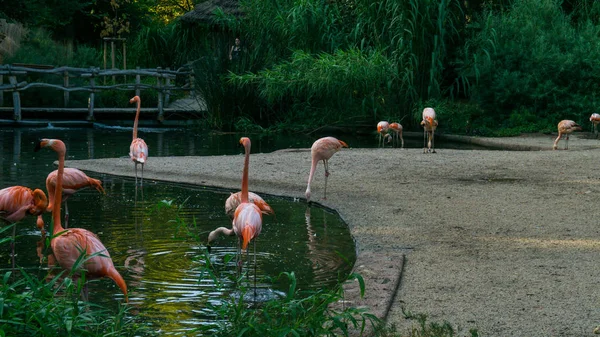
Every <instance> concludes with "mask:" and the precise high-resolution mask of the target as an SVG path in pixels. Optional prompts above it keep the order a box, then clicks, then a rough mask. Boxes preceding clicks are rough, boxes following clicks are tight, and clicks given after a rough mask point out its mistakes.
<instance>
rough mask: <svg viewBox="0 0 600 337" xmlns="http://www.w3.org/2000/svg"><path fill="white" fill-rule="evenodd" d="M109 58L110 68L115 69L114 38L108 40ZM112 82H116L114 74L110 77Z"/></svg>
mask: <svg viewBox="0 0 600 337" xmlns="http://www.w3.org/2000/svg"><path fill="white" fill-rule="evenodd" d="M110 60H111V63H110V64H111V68H110V70H115V41H114V40H110ZM112 83H113V84H115V83H117V81H116V79H115V75H113V77H112Z"/></svg>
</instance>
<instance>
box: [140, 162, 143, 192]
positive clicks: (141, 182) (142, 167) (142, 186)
mask: <svg viewBox="0 0 600 337" xmlns="http://www.w3.org/2000/svg"><path fill="white" fill-rule="evenodd" d="M140 185H141V186H142V187H144V164H142V179H141V183H140Z"/></svg>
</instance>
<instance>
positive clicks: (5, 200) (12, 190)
mask: <svg viewBox="0 0 600 337" xmlns="http://www.w3.org/2000/svg"><path fill="white" fill-rule="evenodd" d="M46 207H48V199H47V198H46V195H45V194H44V191H42V190H40V189H35V190H33V191H32V190H31V189H30V188H28V187H25V186H11V187H7V188H3V189H2V190H0V220H3V221H4V222H6V223H8V224H12V225H13V230H12V241H11V243H10V251H11V259H12V267H13V269H14V268H15V237H16V234H17V225H16V223H17V222H19V221H21V220H22V219H23V218H25V216H26V215H28V214H29V215H33V216H39V215H40V214H42V213H43V212H44V211H45V210H46Z"/></svg>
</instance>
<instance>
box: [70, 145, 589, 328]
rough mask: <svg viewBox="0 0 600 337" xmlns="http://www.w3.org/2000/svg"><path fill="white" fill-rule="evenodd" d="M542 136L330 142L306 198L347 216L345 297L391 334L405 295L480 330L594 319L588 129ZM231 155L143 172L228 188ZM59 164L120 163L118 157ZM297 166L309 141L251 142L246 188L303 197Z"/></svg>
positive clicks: (169, 160)
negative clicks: (293, 146)
mask: <svg viewBox="0 0 600 337" xmlns="http://www.w3.org/2000/svg"><path fill="white" fill-rule="evenodd" d="M554 137H556V134H554V135H525V136H522V137H512V138H467V137H456V136H444V137H440V138H438V139H437V140H436V142H437V143H438V144H440V143H442V142H444V141H448V140H452V141H464V142H473V143H476V144H478V145H484V146H488V147H490V148H500V149H503V150H499V151H489V150H452V149H438V150H437V153H435V154H424V153H423V151H422V149H392V148H386V149H354V148H349V149H343V150H342V151H341V152H339V153H337V154H336V155H334V157H333V158H332V159H331V160H330V161H329V167H330V172H331V175H330V177H329V183H328V187H327V197H328V199H327V200H319V199H320V198H321V197H322V196H323V194H322V193H323V180H324V176H323V172H324V170H323V166H322V164H319V166H318V168H317V173H316V177H315V181H314V182H313V184H312V197H313V200H314V201H316V202H318V203H321V204H323V205H325V206H327V207H330V208H333V209H335V210H337V211H338V212H339V214H340V215H341V217H342V218H343V219H344V220H345V221H346V222H347V223H348V225H349V227H350V229H351V232H352V235H353V236H354V238H355V240H356V246H357V250H358V258H357V262H356V265H355V271H356V272H358V273H360V274H361V275H362V276H363V277H364V278H365V281H366V286H367V290H366V295H365V298H363V299H360V298H359V296H358V291H357V289H356V285H355V283H351V284H349V285H346V289H347V300H349V301H350V302H353V303H354V304H356V305H365V306H367V307H368V308H369V309H370V310H371V311H372V312H374V313H375V314H377V315H378V316H379V317H382V318H387V321H388V323H390V324H395V325H396V326H397V329H398V330H399V331H400V332H405V331H407V329H410V327H411V326H413V325H414V324H416V322H414V321H410V320H406V319H405V318H404V317H403V314H402V311H401V308H402V307H405V308H406V309H408V310H409V311H411V312H413V313H423V314H427V315H428V316H429V320H431V321H438V322H440V321H448V322H449V323H451V324H452V325H453V326H454V327H455V328H456V329H458V330H459V335H467V334H468V330H469V329H470V328H476V329H477V330H478V331H479V333H480V335H481V336H531V337H533V336H584V335H591V334H593V330H594V328H595V327H596V326H597V325H599V324H600V287H599V283H600V268H598V267H597V261H598V257H599V255H600V224H599V221H598V218H599V216H598V211H597V205H598V199H599V198H598V195H599V194H600V171H599V170H598V167H599V166H600V140H597V139H595V138H592V137H591V135H590V134H589V133H577V134H574V135H572V136H571V139H570V141H569V150H568V151H565V150H558V151H551V148H552V142H553V139H554ZM341 139H342V140H343V138H342V137H341ZM349 145H350V146H352V144H349ZM564 145H565V142H564V140H562V141H561V142H560V143H559V148H560V149H562V148H563V147H564ZM125 147H127V145H126V146H125ZM126 150H127V149H126V148H125V150H124V151H125V152H126ZM515 150H519V151H515ZM523 150H529V151H523ZM242 162H243V157H242V156H241V155H235V156H211V157H152V149H150V159H149V160H148V163H147V165H146V167H145V169H144V178H145V179H146V180H162V181H172V182H181V183H191V184H198V185H207V186H214V187H222V188H229V189H237V188H239V185H240V177H241V169H240V168H241V166H242ZM67 166H69V167H77V168H79V169H82V170H87V171H94V172H99V173H108V174H114V175H120V176H130V177H132V176H133V174H134V170H133V163H132V162H131V161H130V160H129V159H128V158H114V159H96V160H84V161H68V162H67ZM309 169H310V150H309V149H297V150H282V151H276V152H273V153H253V154H252V156H251V159H250V190H251V191H253V192H256V193H259V194H271V195H278V196H286V197H292V198H297V199H298V202H306V201H305V200H304V191H305V189H306V180H307V177H308V171H309Z"/></svg>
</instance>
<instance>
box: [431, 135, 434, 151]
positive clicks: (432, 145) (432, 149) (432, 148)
mask: <svg viewBox="0 0 600 337" xmlns="http://www.w3.org/2000/svg"><path fill="white" fill-rule="evenodd" d="M434 132H435V131H434V130H431V153H435V144H434V143H435V134H434Z"/></svg>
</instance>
